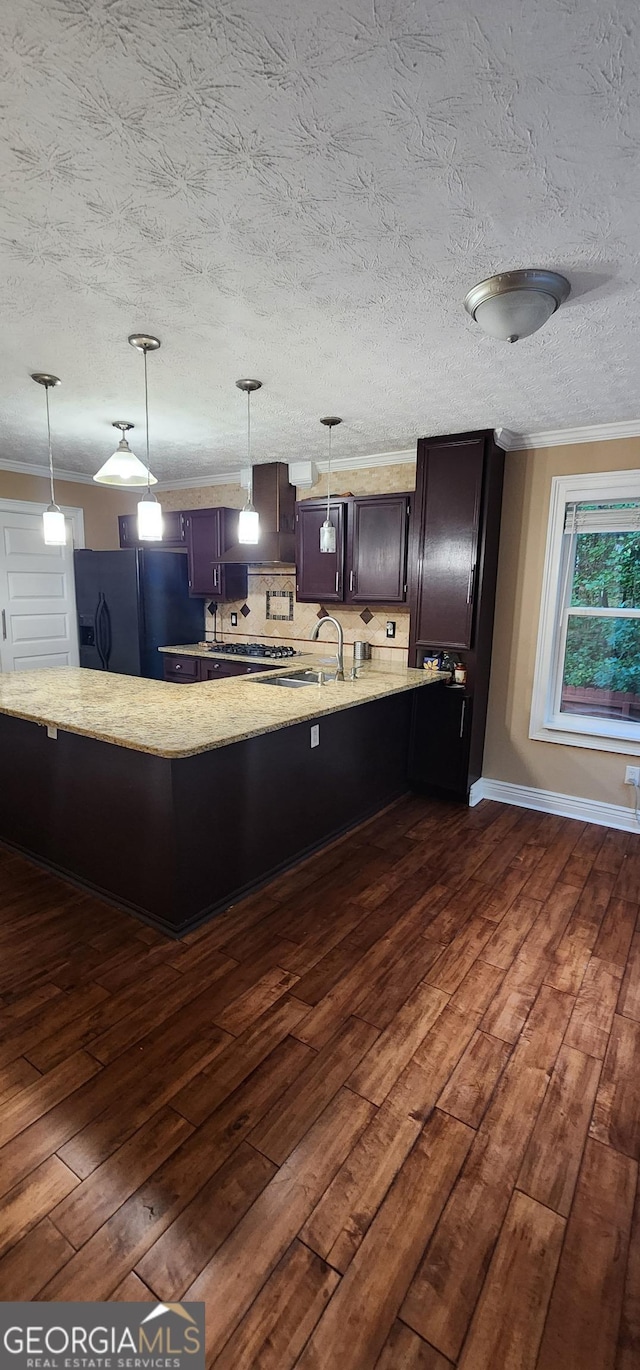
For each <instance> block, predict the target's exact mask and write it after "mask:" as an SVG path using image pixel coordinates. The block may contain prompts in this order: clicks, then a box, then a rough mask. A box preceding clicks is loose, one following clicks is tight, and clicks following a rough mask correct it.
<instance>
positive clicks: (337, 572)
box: [336, 571, 340, 594]
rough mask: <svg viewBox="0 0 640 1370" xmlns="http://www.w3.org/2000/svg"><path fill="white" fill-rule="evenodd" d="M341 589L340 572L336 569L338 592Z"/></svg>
mask: <svg viewBox="0 0 640 1370" xmlns="http://www.w3.org/2000/svg"><path fill="white" fill-rule="evenodd" d="M339 589H340V572H339V571H336V594H337V593H338V591H339Z"/></svg>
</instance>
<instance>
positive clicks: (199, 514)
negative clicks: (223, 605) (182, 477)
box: [183, 508, 247, 600]
mask: <svg viewBox="0 0 640 1370" xmlns="http://www.w3.org/2000/svg"><path fill="white" fill-rule="evenodd" d="M183 517H184V520H185V537H186V546H187V555H188V557H189V593H190V594H191V595H203V596H205V597H211V599H218V600H235V599H246V597H247V568H246V566H239V565H238V566H234V565H228V566H225V564H224V563H223V562H219V561H218V560H217V558H218V557H220V556H221V555H222V554H223V553H224V552H225V551H226V550H227V548H228V547H231V545H232V544H233V543H234V542H235V541H236V540H237V529H238V510H237V509H226V508H221V509H188V510H187V511H186V512H185V514H184V515H183Z"/></svg>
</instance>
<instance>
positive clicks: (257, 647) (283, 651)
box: [208, 642, 298, 659]
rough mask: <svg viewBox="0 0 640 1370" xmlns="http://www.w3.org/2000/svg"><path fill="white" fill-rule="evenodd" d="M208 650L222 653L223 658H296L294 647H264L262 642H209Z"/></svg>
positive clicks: (276, 644)
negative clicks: (223, 654)
mask: <svg viewBox="0 0 640 1370" xmlns="http://www.w3.org/2000/svg"><path fill="white" fill-rule="evenodd" d="M208 646H209V650H210V651H212V652H224V653H225V656H257V657H263V658H265V659H269V658H272V659H273V658H274V657H275V658H277V659H279V658H280V657H285V656H297V655H298V653H297V652H296V650H295V647H280V646H279V645H278V643H277V642H274V644H273V646H271V644H269V645H268V646H266V645H265V644H264V643H262V642H210V643H209V644H208Z"/></svg>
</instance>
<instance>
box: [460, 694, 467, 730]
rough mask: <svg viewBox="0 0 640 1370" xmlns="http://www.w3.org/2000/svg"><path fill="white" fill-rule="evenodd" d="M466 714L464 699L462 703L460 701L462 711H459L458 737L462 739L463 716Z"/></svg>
mask: <svg viewBox="0 0 640 1370" xmlns="http://www.w3.org/2000/svg"><path fill="white" fill-rule="evenodd" d="M466 712H467V701H466V699H463V701H462V709H461V711H460V736H461V737H462V734H463V732H464V716H465V714H466Z"/></svg>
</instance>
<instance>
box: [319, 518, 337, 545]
mask: <svg viewBox="0 0 640 1370" xmlns="http://www.w3.org/2000/svg"><path fill="white" fill-rule="evenodd" d="M335 550H336V530H335V528H334V526H333V524H332V523H330V522H329V519H328V518H326V519H325V521H324V523H323V524H322V526H321V528H320V551H321V552H335Z"/></svg>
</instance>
